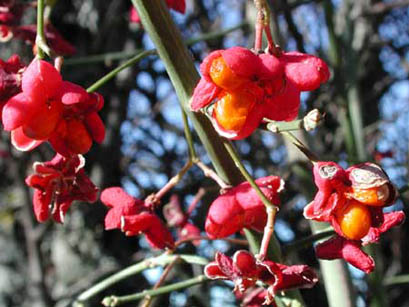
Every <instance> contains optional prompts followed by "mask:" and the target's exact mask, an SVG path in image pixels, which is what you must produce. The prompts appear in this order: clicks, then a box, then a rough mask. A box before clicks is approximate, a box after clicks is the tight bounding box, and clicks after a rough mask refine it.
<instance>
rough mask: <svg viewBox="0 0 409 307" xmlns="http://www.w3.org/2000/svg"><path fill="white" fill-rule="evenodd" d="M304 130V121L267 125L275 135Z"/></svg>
mask: <svg viewBox="0 0 409 307" xmlns="http://www.w3.org/2000/svg"><path fill="white" fill-rule="evenodd" d="M302 129H304V120H303V119H297V120H293V121H291V122H276V121H269V123H268V124H267V130H270V131H271V132H273V133H281V132H285V131H297V130H302Z"/></svg>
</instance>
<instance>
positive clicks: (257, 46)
mask: <svg viewBox="0 0 409 307" xmlns="http://www.w3.org/2000/svg"><path fill="white" fill-rule="evenodd" d="M263 2H264V1H263V0H254V5H255V6H256V9H257V17H256V25H255V31H256V33H255V38H254V50H255V51H256V52H257V53H258V52H260V51H261V50H262V49H263V46H262V45H263V30H264V27H265V18H266V16H265V10H264V9H263Z"/></svg>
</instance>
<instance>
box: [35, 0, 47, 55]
mask: <svg viewBox="0 0 409 307" xmlns="http://www.w3.org/2000/svg"><path fill="white" fill-rule="evenodd" d="M44 1H45V0H38V1H37V35H36V40H35V43H36V46H37V57H38V58H39V59H44V57H45V54H47V55H48V56H49V55H50V48H49V47H48V46H47V43H46V39H45V35H44V6H45V3H44Z"/></svg>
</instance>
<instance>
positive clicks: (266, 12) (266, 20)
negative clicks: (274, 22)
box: [254, 0, 281, 56]
mask: <svg viewBox="0 0 409 307" xmlns="http://www.w3.org/2000/svg"><path fill="white" fill-rule="evenodd" d="M254 5H255V6H256V9H257V19H256V35H255V42H254V49H255V50H256V52H259V51H260V50H261V49H262V36H263V35H262V34H263V31H264V32H265V33H266V37H267V43H268V51H269V52H270V53H272V54H274V55H276V56H279V55H280V53H281V50H280V48H277V46H276V44H275V43H274V39H273V35H272V34H271V29H270V8H269V6H268V4H267V2H266V0H254Z"/></svg>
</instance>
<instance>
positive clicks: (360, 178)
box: [347, 162, 390, 189]
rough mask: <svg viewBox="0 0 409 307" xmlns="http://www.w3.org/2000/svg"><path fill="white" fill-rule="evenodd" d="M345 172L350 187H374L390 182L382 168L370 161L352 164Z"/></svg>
mask: <svg viewBox="0 0 409 307" xmlns="http://www.w3.org/2000/svg"><path fill="white" fill-rule="evenodd" d="M347 173H348V177H349V180H350V181H351V183H352V187H354V188H358V189H370V188H376V187H380V186H381V185H384V184H386V183H389V182H390V180H389V177H388V176H387V175H386V174H385V172H384V171H383V170H382V168H381V167H380V166H379V165H376V164H374V163H370V162H366V163H361V164H358V165H354V166H352V167H350V168H349V169H347Z"/></svg>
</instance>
